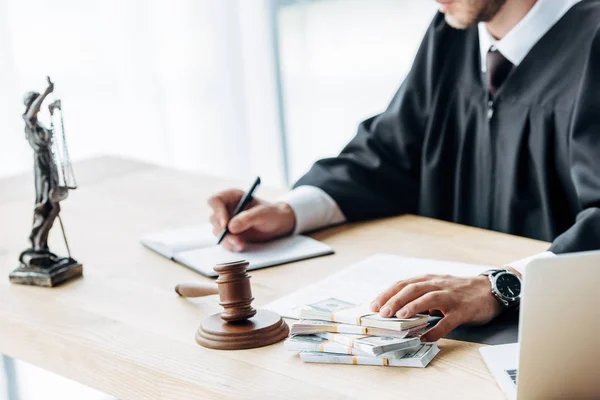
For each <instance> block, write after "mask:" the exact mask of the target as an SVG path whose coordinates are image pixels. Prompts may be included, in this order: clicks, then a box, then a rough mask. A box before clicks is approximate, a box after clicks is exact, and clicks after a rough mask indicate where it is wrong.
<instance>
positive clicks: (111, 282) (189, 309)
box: [0, 158, 547, 399]
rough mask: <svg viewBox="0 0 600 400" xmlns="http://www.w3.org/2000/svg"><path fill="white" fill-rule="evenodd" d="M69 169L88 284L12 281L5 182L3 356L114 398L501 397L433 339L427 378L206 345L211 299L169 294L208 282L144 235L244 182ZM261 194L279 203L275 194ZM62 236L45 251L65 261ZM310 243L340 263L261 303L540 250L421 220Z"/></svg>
mask: <svg viewBox="0 0 600 400" xmlns="http://www.w3.org/2000/svg"><path fill="white" fill-rule="evenodd" d="M75 170H76V172H77V175H78V178H79V181H80V185H81V188H80V189H78V190H76V191H74V192H72V193H71V196H70V197H69V199H68V200H67V201H65V202H64V204H63V212H62V216H63V220H64V222H65V225H66V228H67V234H68V236H69V241H70V244H71V249H72V251H73V253H74V256H75V257H76V258H77V259H78V260H80V261H81V262H83V264H84V274H85V278H84V279H82V280H78V281H74V282H71V283H69V284H66V285H64V286H61V287H59V288H55V289H44V288H34V287H24V286H13V285H10V284H9V283H8V273H9V271H10V270H12V269H13V268H14V267H15V264H16V260H17V258H18V254H19V252H20V251H21V250H23V249H24V248H25V247H26V245H27V237H28V234H29V229H30V221H31V218H32V202H33V180H32V177H31V176H30V175H27V176H20V177H14V178H9V179H4V180H0V227H1V229H0V275H2V276H4V277H5V278H4V279H2V280H1V283H0V332H1V334H0V353H4V354H7V355H9V356H11V357H14V358H17V359H21V360H24V361H26V362H30V363H32V364H35V365H37V366H40V367H42V368H45V369H47V370H50V371H52V372H55V373H58V374H60V375H63V376H66V377H68V378H71V379H74V380H76V381H79V382H81V383H83V384H85V385H88V386H91V387H93V388H96V389H99V390H101V391H103V392H105V393H108V394H111V395H114V396H117V397H119V398H121V399H200V398H202V399H206V398H284V397H289V398H319V399H324V398H362V399H371V398H378V399H383V398H394V399H398V398H405V399H417V398H458V399H467V398H478V399H481V398H486V399H495V398H502V394H501V392H500V391H499V389H498V388H497V387H496V384H495V381H494V380H493V378H492V376H491V375H490V374H489V373H488V371H487V369H486V367H485V365H484V363H483V361H482V360H481V358H480V356H479V352H478V351H477V349H478V347H479V345H476V344H470V343H465V342H457V341H451V340H442V341H440V347H441V348H442V352H441V353H440V355H439V356H438V358H437V359H436V360H434V361H433V362H432V363H431V365H430V366H429V367H428V368H426V369H409V368H406V369H403V368H382V367H355V366H339V365H319V364H303V363H302V362H301V361H300V360H299V359H298V357H297V356H295V355H293V354H290V353H288V352H286V351H285V350H284V349H283V346H282V345H281V344H276V345H273V346H269V347H266V348H261V349H254V350H242V351H215V350H207V349H204V348H201V347H200V346H198V345H197V344H196V343H195V341H194V333H195V331H196V329H197V327H198V325H199V323H200V321H201V320H202V319H203V318H204V317H206V316H208V315H210V314H212V313H215V312H218V311H219V306H218V305H217V299H216V298H215V297H214V296H213V297H209V298H203V299H197V300H193V301H192V300H186V299H182V298H178V297H177V295H176V294H175V293H174V292H173V287H174V286H175V284H177V283H179V282H183V281H190V280H206V278H203V277H201V276H199V275H198V274H196V273H194V272H192V271H190V270H188V269H186V268H184V267H181V266H179V265H177V264H175V263H172V262H170V261H167V260H165V259H163V258H162V257H159V256H157V255H156V254H154V253H152V252H150V251H149V250H147V249H146V248H144V247H142V246H141V245H140V244H139V243H138V238H139V237H140V236H141V235H143V234H146V233H148V232H153V231H160V230H161V229H165V228H171V227H180V226H184V225H188V224H193V223H199V222H203V221H205V220H207V217H208V214H209V210H208V207H207V205H206V199H207V198H208V196H209V195H210V194H211V193H213V192H215V191H217V190H222V189H225V188H228V187H231V186H233V185H236V186H240V187H245V186H246V184H245V183H243V184H242V183H241V182H237V183H236V182H226V181H224V180H221V179H215V178H209V177H203V176H197V175H193V174H190V173H184V172H178V171H173V170H169V169H165V168H160V167H157V166H154V165H149V164H143V163H139V162H133V161H128V160H123V159H118V158H98V159H94V160H89V161H85V162H81V163H79V164H77V165H76V168H75ZM260 195H262V196H263V197H266V198H275V197H276V196H277V195H278V191H269V190H267V189H261V192H260ZM59 232H60V230H58V229H55V230H54V232H53V233H52V237H51V245H53V246H54V247H52V248H53V250H55V251H56V252H59V253H62V252H63V250H62V249H63V248H64V247H63V245H62V241H61V237H60V234H59ZM314 237H315V238H316V239H318V240H321V241H324V242H325V243H327V244H329V245H331V246H333V247H334V248H335V250H336V255H334V256H330V257H323V258H317V259H312V260H307V261H302V262H299V263H293V264H288V265H285V266H280V267H276V268H269V269H265V270H260V271H255V272H253V273H252V276H253V278H252V284H253V291H254V297H255V298H256V301H255V305H258V306H260V305H262V304H265V303H267V302H270V301H272V300H274V299H276V298H278V297H280V296H282V295H285V294H287V293H289V292H290V291H293V290H296V289H298V288H301V287H302V286H304V285H307V284H309V283H311V282H314V281H316V280H318V279H321V278H323V277H325V276H327V275H330V274H332V273H334V272H336V271H339V270H340V269H342V268H344V267H346V266H348V265H350V264H352V263H353V262H355V261H357V260H360V259H362V258H364V257H366V256H368V255H371V254H373V253H378V252H387V253H396V254H401V255H406V256H416V257H429V258H437V259H447V260H455V261H463V262H469V263H478V264H496V265H501V264H503V263H506V262H509V261H512V260H515V259H519V258H522V257H525V256H528V255H531V254H534V253H537V252H540V251H543V250H545V249H546V247H547V244H546V243H542V242H537V241H533V240H528V239H523V238H517V237H513V236H509V235H504V234H500V233H495V232H488V231H484V230H480V229H474V228H469V227H464V226H459V225H454V224H450V223H445V222H439V221H435V220H431V219H425V218H419V217H415V216H403V217H398V218H391V219H385V220H380V221H376V222H370V223H363V224H355V225H350V226H343V227H337V228H334V229H329V230H325V231H322V232H320V233H317V234H315V235H314Z"/></svg>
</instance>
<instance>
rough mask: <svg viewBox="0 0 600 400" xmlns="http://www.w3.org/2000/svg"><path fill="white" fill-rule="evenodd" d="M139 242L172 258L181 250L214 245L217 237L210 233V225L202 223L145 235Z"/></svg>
mask: <svg viewBox="0 0 600 400" xmlns="http://www.w3.org/2000/svg"><path fill="white" fill-rule="evenodd" d="M140 242H142V244H143V245H144V246H146V247H148V248H149V249H151V250H154V251H156V252H157V253H159V254H161V255H163V256H165V257H167V258H173V257H174V256H175V254H177V253H180V252H182V251H186V250H191V249H200V248H206V247H212V246H214V245H216V243H217V238H216V237H215V236H214V235H213V233H212V225H210V224H202V225H196V226H189V227H185V228H179V229H171V230H168V231H163V232H159V233H154V234H151V235H147V236H144V237H143V238H141V239H140Z"/></svg>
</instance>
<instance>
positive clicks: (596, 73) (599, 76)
mask: <svg viewBox="0 0 600 400" xmlns="http://www.w3.org/2000/svg"><path fill="white" fill-rule="evenodd" d="M588 60H589V61H588V63H587V65H586V66H585V69H584V74H583V78H582V81H581V86H580V88H579V97H578V99H577V103H576V105H575V110H574V114H573V123H572V131H571V137H570V147H569V154H570V163H571V178H572V180H573V183H574V185H575V189H576V191H577V196H578V198H579V203H580V206H581V209H582V210H581V212H579V213H578V215H577V218H576V222H575V224H573V226H571V227H570V228H569V229H568V230H567V231H565V232H564V233H563V234H561V235H560V236H558V237H557V238H556V239H555V240H554V242H553V243H552V246H551V247H550V251H552V252H554V253H570V252H577V251H587V250H598V249H600V28H599V29H598V30H596V33H595V38H594V40H593V42H592V46H591V49H590V56H589V59H588Z"/></svg>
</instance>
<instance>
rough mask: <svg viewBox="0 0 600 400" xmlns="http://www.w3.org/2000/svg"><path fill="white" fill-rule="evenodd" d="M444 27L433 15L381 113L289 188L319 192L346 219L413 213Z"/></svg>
mask: <svg viewBox="0 0 600 400" xmlns="http://www.w3.org/2000/svg"><path fill="white" fill-rule="evenodd" d="M445 29H447V28H445V22H444V20H443V15H441V14H438V15H437V16H436V17H435V18H434V20H433V22H432V24H431V25H430V27H429V28H428V30H427V33H426V34H425V37H424V39H423V42H422V44H421V46H420V48H419V51H418V53H417V56H416V58H415V61H414V63H413V67H412V69H411V71H410V73H409V74H408V76H407V77H406V79H405V80H404V83H403V84H402V85H401V87H400V89H399V90H398V92H397V93H396V94H395V96H394V98H393V100H392V102H391V104H390V105H389V107H388V108H387V110H386V111H385V112H383V113H382V114H380V115H377V116H375V117H373V118H370V119H367V120H366V121H364V122H362V123H361V124H360V126H359V128H358V133H357V134H356V136H355V137H354V138H353V139H352V140H351V141H350V143H349V144H348V145H347V146H346V147H345V148H344V149H343V150H342V152H341V153H340V155H339V156H338V157H335V158H328V159H323V160H320V161H317V162H316V163H315V164H314V165H313V167H312V168H311V170H310V171H309V172H308V173H307V174H306V175H305V176H303V177H302V178H301V179H300V180H299V181H298V182H297V183H296V184H295V185H294V186H295V187H299V186H303V185H309V186H316V187H318V188H320V189H322V190H323V191H325V192H326V193H327V194H328V195H329V196H331V198H333V200H334V201H335V202H336V203H337V205H338V206H339V207H340V209H341V210H342V212H343V214H344V215H345V216H346V218H347V220H348V221H357V220H365V219H371V218H378V217H386V216H391V215H398V214H404V213H416V212H417V210H418V200H419V186H420V185H419V179H420V159H421V145H422V138H423V135H424V131H425V125H426V121H427V117H428V113H429V111H430V108H431V103H432V96H433V95H434V93H433V92H434V88H435V79H436V74H435V72H434V65H435V64H436V58H437V57H438V54H439V51H437V50H436V49H439V48H440V46H441V45H442V44H441V43H440V40H439V37H440V36H443V35H442V31H444V30H445ZM324 134H326V132H324Z"/></svg>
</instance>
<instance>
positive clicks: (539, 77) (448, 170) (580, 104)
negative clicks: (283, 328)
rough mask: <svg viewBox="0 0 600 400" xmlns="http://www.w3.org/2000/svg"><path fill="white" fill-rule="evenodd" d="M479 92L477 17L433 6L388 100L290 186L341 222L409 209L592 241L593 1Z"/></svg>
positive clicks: (599, 75)
mask: <svg viewBox="0 0 600 400" xmlns="http://www.w3.org/2000/svg"><path fill="white" fill-rule="evenodd" d="M488 100H489V99H488V91H487V88H486V84H485V77H484V76H483V75H482V73H481V56H480V51H479V35H478V30H477V27H472V28H470V29H467V30H456V29H453V28H451V27H450V26H449V25H447V24H446V22H445V21H444V17H443V15H442V14H438V15H437V16H436V17H435V18H434V20H433V22H432V24H431V26H430V27H429V29H428V31H427V33H426V35H425V38H424V40H423V43H422V44H421V47H420V49H419V51H418V53H417V56H416V59H415V61H414V64H413V67H412V69H411V71H410V73H409V75H408V76H407V78H406V80H405V81H404V83H403V84H402V86H401V87H400V89H399V91H398V92H397V93H396V95H395V96H394V99H393V100H392V102H391V104H390V106H389V107H388V109H387V110H386V111H385V112H384V113H382V114H380V115H378V116H375V117H373V118H370V119H368V120H366V121H364V122H363V123H362V124H361V125H360V127H359V130H358V134H357V135H356V137H355V138H354V139H353V140H352V141H351V142H350V143H349V144H348V145H347V146H346V147H345V149H344V150H343V151H342V153H341V154H340V155H339V156H338V157H335V158H329V159H324V160H320V161H318V162H317V163H315V165H314V166H313V167H312V169H311V170H310V171H309V172H308V173H307V174H306V175H305V176H304V177H302V178H301V179H300V180H299V182H298V183H296V186H300V185H313V186H317V187H319V188H321V189H323V190H324V191H325V192H326V193H328V194H329V195H330V196H331V197H332V198H333V199H334V200H335V201H336V202H337V204H338V205H339V206H340V208H341V210H342V212H343V213H344V215H345V216H346V218H347V219H348V220H349V221H357V220H364V219H370V218H376V217H386V216H392V215H400V214H405V213H411V214H417V215H423V216H427V217H432V218H437V219H441V220H446V221H452V222H456V223H460V224H466V225H471V226H476V227H480V228H485V229H491V230H495V231H499V232H506V233H510V234H515V235H520V236H526V237H530V238H534V239H540V240H545V241H551V242H553V243H552V246H551V247H550V249H549V250H550V251H553V252H555V253H565V252H573V251H583V250H592V249H600V0H583V1H582V2H581V3H578V4H577V5H575V6H574V7H573V8H571V9H570V10H569V11H568V12H567V14H565V16H564V17H563V18H562V19H561V20H560V21H558V22H557V23H556V25H554V26H553V27H552V28H551V29H550V30H549V31H548V32H547V34H546V35H545V36H544V37H542V39H540V41H539V42H538V43H537V44H536V45H535V46H534V47H533V48H532V49H531V51H530V52H529V54H528V55H527V56H526V57H525V59H524V60H523V61H522V63H521V64H520V65H519V66H518V67H516V68H514V69H513V70H512V72H511V74H510V75H509V76H508V78H507V79H506V81H505V82H504V84H503V85H502V87H501V88H500V91H499V92H498V93H497V96H496V98H495V99H494V102H493V104H492V105H491V106H490V105H489V102H488Z"/></svg>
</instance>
